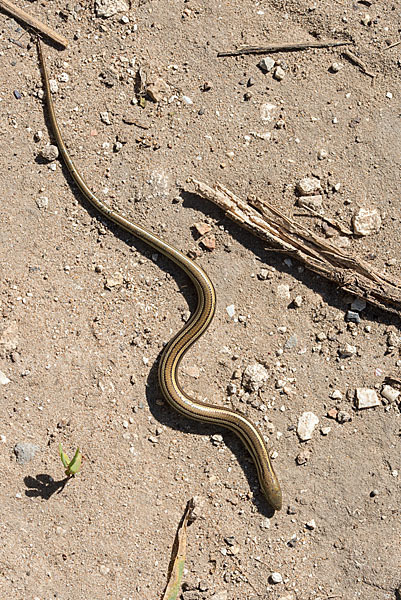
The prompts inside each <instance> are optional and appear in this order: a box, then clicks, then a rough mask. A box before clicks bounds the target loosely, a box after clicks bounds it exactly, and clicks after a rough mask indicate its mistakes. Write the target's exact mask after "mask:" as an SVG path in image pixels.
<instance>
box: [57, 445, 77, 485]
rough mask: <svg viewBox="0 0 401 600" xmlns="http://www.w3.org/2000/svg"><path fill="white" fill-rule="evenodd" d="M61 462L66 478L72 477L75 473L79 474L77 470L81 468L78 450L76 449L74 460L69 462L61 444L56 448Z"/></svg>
mask: <svg viewBox="0 0 401 600" xmlns="http://www.w3.org/2000/svg"><path fill="white" fill-rule="evenodd" d="M58 450H59V453H60V458H61V462H62V463H63V465H64V467H65V474H66V475H67V477H74V475H76V474H77V473H79V469H80V468H81V461H82V454H81V453H80V451H79V448H77V449H76V451H75V454H74V458H73V459H72V460H70V459H69V458H68V456H67V455H66V454H65V452H64V451H63V448H62V446H61V444H59V447H58Z"/></svg>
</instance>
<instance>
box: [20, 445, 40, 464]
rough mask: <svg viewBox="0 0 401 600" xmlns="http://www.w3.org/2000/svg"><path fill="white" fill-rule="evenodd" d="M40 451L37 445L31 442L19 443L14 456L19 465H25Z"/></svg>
mask: <svg viewBox="0 0 401 600" xmlns="http://www.w3.org/2000/svg"><path fill="white" fill-rule="evenodd" d="M38 450H40V448H39V446H35V444H31V443H30V442H19V443H18V444H15V446H14V454H15V458H16V459H17V463H18V464H20V465H25V463H28V462H30V461H31V460H32V459H33V457H34V456H35V454H36V452H38Z"/></svg>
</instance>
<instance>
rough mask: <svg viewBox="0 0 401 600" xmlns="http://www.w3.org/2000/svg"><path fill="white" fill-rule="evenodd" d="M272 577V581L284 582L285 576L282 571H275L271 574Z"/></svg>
mask: <svg viewBox="0 0 401 600" xmlns="http://www.w3.org/2000/svg"><path fill="white" fill-rule="evenodd" d="M270 579H271V581H272V583H282V582H283V576H282V575H281V573H277V572H274V573H272V574H271V575H270Z"/></svg>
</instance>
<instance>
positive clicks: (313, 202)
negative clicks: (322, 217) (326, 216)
mask: <svg viewBox="0 0 401 600" xmlns="http://www.w3.org/2000/svg"><path fill="white" fill-rule="evenodd" d="M297 204H298V206H301V207H306V208H311V209H312V210H315V211H316V212H318V213H323V196H322V195H321V194H314V195H312V196H300V197H299V198H298V200H297Z"/></svg>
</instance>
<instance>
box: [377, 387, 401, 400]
mask: <svg viewBox="0 0 401 600" xmlns="http://www.w3.org/2000/svg"><path fill="white" fill-rule="evenodd" d="M380 393H381V395H382V396H383V398H385V399H386V400H388V401H389V402H395V401H396V400H397V398H398V397H399V395H400V391H399V390H396V389H395V388H393V387H392V386H391V385H384V386H383V388H382V391H381V392H380Z"/></svg>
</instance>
